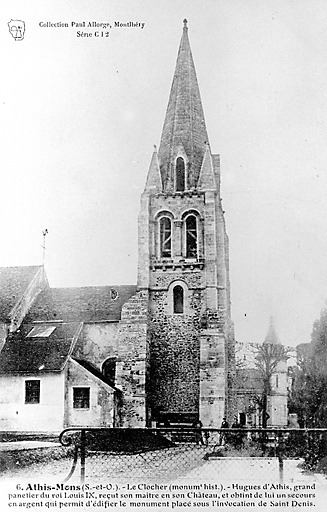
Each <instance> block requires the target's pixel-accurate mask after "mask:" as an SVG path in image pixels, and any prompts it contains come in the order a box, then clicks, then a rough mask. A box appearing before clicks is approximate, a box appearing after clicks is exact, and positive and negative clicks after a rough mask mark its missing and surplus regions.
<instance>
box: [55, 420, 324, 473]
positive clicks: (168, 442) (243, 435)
mask: <svg viewBox="0 0 327 512" xmlns="http://www.w3.org/2000/svg"><path fill="white" fill-rule="evenodd" d="M59 439H60V442H61V444H62V445H63V446H72V447H73V451H72V452H73V454H74V455H73V461H72V467H71V470H70V472H69V474H68V475H67V477H66V478H65V482H67V481H68V480H70V479H71V478H72V477H73V475H74V477H76V476H77V475H79V478H80V480H81V482H82V483H84V482H85V481H86V480H87V479H89V480H92V481H96V480H99V481H103V478H104V477H106V479H110V480H113V479H115V480H124V481H127V480H133V479H140V478H142V479H143V480H149V481H151V480H155V481H157V482H158V481H172V480H178V479H187V478H192V479H197V478H206V479H216V478H219V480H220V481H222V480H224V479H230V478H231V477H232V476H233V478H234V479H235V478H238V479H239V480H240V479H242V478H243V479H244V478H246V480H247V481H249V480H251V478H252V479H254V480H256V481H258V479H260V478H261V477H262V478H263V479H264V480H267V477H268V476H270V477H271V478H273V479H274V480H275V481H276V480H278V481H280V482H282V481H283V479H284V477H285V474H286V473H287V470H288V468H291V467H292V465H291V462H292V461H293V462H294V460H296V461H298V459H303V460H304V461H306V462H307V463H312V464H313V463H314V462H315V461H317V460H319V459H321V458H322V457H323V456H324V455H327V429H273V428H269V429H246V428H242V429H206V428H202V429H196V428H156V429H151V428H147V429H139V428H135V429H131V428H129V429H124V428H119V429H106V428H67V429H65V430H63V431H62V432H61V434H60V437H59ZM286 476H287V475H286Z"/></svg>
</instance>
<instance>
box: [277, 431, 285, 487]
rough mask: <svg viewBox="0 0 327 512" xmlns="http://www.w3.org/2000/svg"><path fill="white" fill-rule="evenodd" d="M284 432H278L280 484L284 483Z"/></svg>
mask: <svg viewBox="0 0 327 512" xmlns="http://www.w3.org/2000/svg"><path fill="white" fill-rule="evenodd" d="M281 436H282V432H277V455H278V467H279V482H280V483H281V484H282V483H283V482H284V459H283V450H282V444H283V441H281Z"/></svg>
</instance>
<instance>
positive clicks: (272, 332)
mask: <svg viewBox="0 0 327 512" xmlns="http://www.w3.org/2000/svg"><path fill="white" fill-rule="evenodd" d="M264 343H268V344H271V345H280V340H279V338H278V336H277V333H276V329H275V321H274V317H272V316H271V317H270V324H269V329H268V332H267V335H266V337H265V339H264Z"/></svg>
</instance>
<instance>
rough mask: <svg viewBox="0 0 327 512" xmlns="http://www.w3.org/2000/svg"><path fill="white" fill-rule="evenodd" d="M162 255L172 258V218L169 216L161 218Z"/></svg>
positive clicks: (162, 256)
mask: <svg viewBox="0 0 327 512" xmlns="http://www.w3.org/2000/svg"><path fill="white" fill-rule="evenodd" d="M160 256H161V258H171V220H170V219H169V218H168V217H162V218H161V219H160Z"/></svg>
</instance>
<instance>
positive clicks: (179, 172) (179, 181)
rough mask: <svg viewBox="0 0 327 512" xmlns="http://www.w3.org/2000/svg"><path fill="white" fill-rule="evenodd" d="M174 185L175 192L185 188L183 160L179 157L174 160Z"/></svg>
mask: <svg viewBox="0 0 327 512" xmlns="http://www.w3.org/2000/svg"><path fill="white" fill-rule="evenodd" d="M175 186H176V191H177V192H183V191H184V190H185V162H184V159H183V158H181V157H178V158H177V160H176V175H175Z"/></svg>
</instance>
